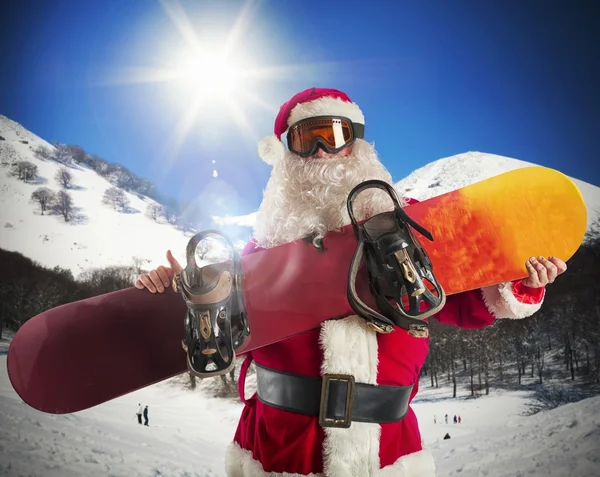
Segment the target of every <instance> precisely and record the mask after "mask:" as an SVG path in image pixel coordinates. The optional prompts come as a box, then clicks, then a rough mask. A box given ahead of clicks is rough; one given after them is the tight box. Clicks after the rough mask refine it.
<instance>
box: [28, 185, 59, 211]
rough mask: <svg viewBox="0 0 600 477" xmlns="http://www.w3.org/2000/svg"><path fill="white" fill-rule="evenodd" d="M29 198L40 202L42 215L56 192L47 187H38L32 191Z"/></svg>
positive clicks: (52, 201) (51, 202)
mask: <svg viewBox="0 0 600 477" xmlns="http://www.w3.org/2000/svg"><path fill="white" fill-rule="evenodd" d="M31 200H33V201H35V202H37V203H38V204H40V208H41V210H42V215H44V212H46V210H47V209H48V208H49V207H50V206H51V205H52V204H53V203H54V201H55V200H56V194H55V193H54V192H53V191H51V190H50V189H48V188H47V187H40V188H38V189H36V190H34V191H33V193H32V194H31Z"/></svg>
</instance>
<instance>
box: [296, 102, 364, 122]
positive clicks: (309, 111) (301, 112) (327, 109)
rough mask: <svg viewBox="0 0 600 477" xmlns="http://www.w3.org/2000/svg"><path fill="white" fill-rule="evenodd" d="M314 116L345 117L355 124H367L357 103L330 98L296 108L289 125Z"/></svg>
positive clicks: (299, 105) (301, 104) (300, 104)
mask: <svg viewBox="0 0 600 477" xmlns="http://www.w3.org/2000/svg"><path fill="white" fill-rule="evenodd" d="M313 116H344V117H346V118H348V119H350V121H352V122H353V123H359V124H365V116H364V115H363V113H362V111H361V110H360V108H359V107H358V105H357V104H356V103H349V102H347V101H344V100H342V99H339V98H331V97H328V96H324V97H322V98H318V99H315V100H314V101H309V102H307V103H299V104H297V105H296V106H294V107H293V109H292V110H291V111H290V115H289V117H288V120H287V124H288V126H291V125H292V124H294V123H297V122H298V121H300V120H302V119H306V118H312V117H313Z"/></svg>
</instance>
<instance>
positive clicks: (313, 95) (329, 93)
mask: <svg viewBox="0 0 600 477" xmlns="http://www.w3.org/2000/svg"><path fill="white" fill-rule="evenodd" d="M328 115H331V116H344V117H347V118H348V119H350V120H351V121H352V122H354V123H358V124H363V125H364V124H365V118H364V115H363V113H362V111H361V110H360V108H359V107H358V105H357V104H356V103H353V102H352V101H351V100H350V98H349V97H348V95H346V93H343V92H342V91H338V90H337V89H329V88H309V89H307V90H304V91H301V92H300V93H298V94H296V95H295V96H293V97H292V98H291V99H290V100H289V101H287V102H285V103H284V104H283V105H282V106H281V108H280V109H279V113H278V114H277V117H276V118H275V126H274V128H273V132H274V134H275V135H274V136H267V137H266V138H264V139H262V140H261V141H260V142H259V143H258V155H259V157H260V158H261V159H262V160H263V161H265V162H266V163H267V164H270V165H272V166H273V165H275V164H276V163H277V162H278V161H280V160H281V159H283V157H284V155H285V145H284V144H283V142H282V141H281V135H282V134H283V133H285V131H286V130H287V129H288V127H289V126H291V125H292V124H294V123H296V122H298V121H300V120H302V119H306V118H310V117H314V116H328Z"/></svg>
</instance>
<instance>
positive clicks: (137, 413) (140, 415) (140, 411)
mask: <svg viewBox="0 0 600 477" xmlns="http://www.w3.org/2000/svg"><path fill="white" fill-rule="evenodd" d="M143 409H144V408H143V406H142V404H141V403H138V410H137V412H136V415H137V418H138V424H141V423H142V412H143Z"/></svg>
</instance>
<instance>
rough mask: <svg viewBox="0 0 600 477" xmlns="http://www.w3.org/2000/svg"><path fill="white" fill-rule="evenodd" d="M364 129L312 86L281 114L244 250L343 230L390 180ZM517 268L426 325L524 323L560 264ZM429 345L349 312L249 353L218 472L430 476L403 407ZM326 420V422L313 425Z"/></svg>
mask: <svg viewBox="0 0 600 477" xmlns="http://www.w3.org/2000/svg"><path fill="white" fill-rule="evenodd" d="M364 130H365V119H364V116H363V113H362V111H361V109H360V108H359V107H358V106H357V105H356V104H355V103H354V102H352V101H351V100H350V98H349V97H348V96H347V95H346V94H345V93H343V92H341V91H338V90H334V89H323V88H311V89H308V90H306V91H302V92H300V93H298V94H297V95H295V96H294V97H292V98H291V99H290V100H289V101H287V102H286V103H285V104H283V106H281V109H280V111H279V114H278V115H277V118H276V120H275V127H274V136H271V137H268V138H266V139H264V140H263V141H261V143H260V145H259V155H260V157H261V158H262V159H263V160H265V161H266V162H268V163H269V164H271V165H272V166H273V169H272V173H271V177H270V179H269V182H268V184H267V187H266V189H265V192H264V199H263V202H262V204H261V205H260V209H259V211H258V214H257V217H256V224H255V228H254V238H253V239H252V241H251V242H250V243H249V244H248V246H247V247H246V249H245V251H244V253H253V252H254V251H256V250H260V249H261V248H269V247H274V246H277V245H280V244H283V243H287V242H291V241H294V240H297V239H300V238H305V237H307V236H312V237H317V238H318V237H321V236H323V235H324V234H325V233H326V232H328V231H331V230H335V229H338V228H340V227H342V226H344V225H347V224H348V223H350V219H349V217H348V213H347V208H346V199H347V197H348V194H349V192H350V191H351V190H352V189H353V188H354V187H355V186H356V185H358V184H359V183H361V182H364V181H365V180H368V179H379V180H383V181H386V182H387V183H390V184H391V183H392V179H391V176H390V174H389V173H388V171H387V170H386V169H385V167H384V166H383V165H382V164H381V162H380V161H379V160H378V157H377V154H376V152H375V149H374V147H373V146H372V145H371V144H369V143H368V142H366V141H365V139H364ZM285 133H287V148H286V147H285V145H284V143H283V142H282V136H283V135H284V134H285ZM362 195H363V196H365V197H363V198H362V201H361V202H358V203H356V204H355V206H354V211H355V215H356V216H357V218H358V219H362V218H367V217H370V216H372V215H374V214H377V213H379V212H383V211H386V210H389V209H390V206H391V202H390V200H389V198H388V197H387V196H386V195H385V194H378V193H377V192H373V193H370V195H369V194H367V193H365V194H362ZM410 202H411V200H410V199H405V204H407V203H410ZM167 258H168V260H169V263H170V266H169V267H159V268H157V269H156V270H152V271H151V272H150V273H149V274H144V275H142V276H141V277H140V278H139V280H138V281H137V283H136V286H137V287H138V288H148V289H149V290H150V291H152V292H162V291H164V290H165V289H166V288H167V287H168V286H169V283H170V278H171V277H172V276H173V274H174V273H177V272H178V271H180V270H181V266H180V265H179V263H177V261H176V260H175V259H174V258H173V256H172V254H171V253H170V252H167ZM526 266H527V269H528V271H529V276H528V277H527V278H525V279H524V280H519V281H516V282H511V283H503V284H500V285H497V286H491V287H488V288H484V289H481V290H474V291H471V292H466V293H462V294H458V295H452V296H449V297H448V299H447V302H446V305H445V306H444V307H443V309H442V310H441V311H440V312H439V313H438V314H437V315H435V316H434V318H435V319H437V320H439V321H440V322H442V323H446V324H452V325H456V326H460V327H464V328H482V327H485V326H488V325H491V324H492V323H494V321H495V320H496V319H500V318H513V319H514V318H525V317H527V316H530V315H532V314H533V313H535V312H536V311H537V310H538V309H539V308H540V306H541V304H542V301H543V298H544V293H545V288H544V287H545V286H546V285H547V284H548V283H552V282H553V281H554V279H555V278H556V277H557V275H559V274H561V273H563V272H564V271H565V270H566V264H565V263H564V262H563V261H562V260H560V259H558V258H554V257H549V258H548V259H546V258H544V257H537V258H533V257H532V258H531V259H530V260H529V261H528V262H527V264H526ZM281 319H282V320H285V319H286V317H285V316H282V317H281ZM428 346H429V340H428V339H427V338H420V337H413V336H411V335H410V334H409V333H407V332H406V331H405V330H403V329H400V328H398V329H396V330H395V331H394V332H392V333H387V334H383V333H378V332H377V331H375V330H374V329H373V328H372V327H369V326H368V325H367V322H366V321H365V320H364V319H363V318H361V317H359V316H356V315H354V316H349V317H347V318H345V319H341V320H331V321H326V322H324V323H322V325H321V327H320V329H317V330H314V331H311V332H308V333H305V334H302V335H300V336H296V337H294V338H290V339H287V340H284V341H281V342H279V343H275V344H272V345H269V346H266V347H263V348H260V349H257V350H255V351H253V352H252V353H251V355H249V356H248V357H247V358H246V361H245V362H244V365H243V366H242V370H241V375H240V378H239V384H240V397H241V399H242V401H243V402H244V409H243V411H242V415H241V417H240V421H239V424H238V427H237V430H236V433H235V436H234V439H233V442H232V444H231V445H230V447H229V449H228V450H227V457H226V469H227V475H228V476H229V477H266V476H270V477H275V476H281V477H283V476H288V477H291V476H301V475H305V476H306V475H308V476H332V477H333V476H336V477H342V476H344V477H345V476H356V477H359V476H360V477H362V476H381V477H384V476H390V477H392V476H396V477H408V476H414V477H417V476H418V477H424V476H433V475H435V466H434V462H433V459H432V456H431V454H430V453H429V451H428V450H427V449H426V448H424V446H423V443H422V440H421V435H420V432H419V426H418V422H417V417H416V415H415V413H414V412H413V410H412V409H411V407H410V402H411V401H412V399H413V398H414V396H415V395H416V394H417V392H418V386H419V374H420V371H421V368H422V366H423V363H424V361H425V358H426V356H427V352H428ZM252 361H254V362H255V364H256V371H257V388H258V389H257V393H255V394H254V395H253V396H252V397H250V398H248V399H246V398H245V395H244V380H245V374H246V371H247V369H248V366H249V365H250V363H251V362H252ZM334 384H335V385H334ZM325 387H326V388H327V389H328V390H330V393H329V397H328V399H327V400H326V401H325V400H324V399H323V398H322V394H321V391H322V389H324V388H325ZM350 408H351V412H350ZM328 415H330V416H335V417H336V418H335V419H327V418H323V416H328ZM340 422H342V425H341V426H340Z"/></svg>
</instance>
